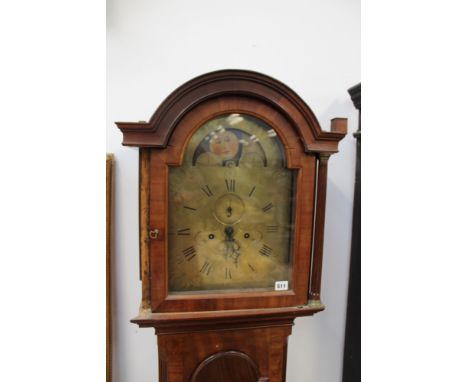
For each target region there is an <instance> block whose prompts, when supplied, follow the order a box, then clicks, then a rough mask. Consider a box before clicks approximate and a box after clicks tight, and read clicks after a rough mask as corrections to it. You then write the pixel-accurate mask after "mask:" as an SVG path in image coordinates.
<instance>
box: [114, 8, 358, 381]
mask: <svg viewBox="0 0 468 382" xmlns="http://www.w3.org/2000/svg"><path fill="white" fill-rule="evenodd" d="M107 13H108V17H107V18H108V20H107V33H108V38H107V57H108V61H107V73H108V85H107V99H108V105H107V107H108V114H107V144H108V146H107V151H108V152H113V153H115V156H116V205H115V210H116V224H115V237H116V243H115V270H114V271H115V280H116V285H115V312H114V322H115V328H114V376H115V379H114V382H149V381H151V382H154V381H157V350H156V337H155V335H154V332H153V330H151V329H139V328H138V327H137V326H136V325H134V324H131V323H130V322H129V320H130V319H131V318H132V317H134V316H135V315H136V314H137V312H138V307H139V302H140V295H141V289H140V283H139V278H138V273H139V272H138V266H139V265H138V151H137V149H132V148H124V147H122V146H121V144H120V142H121V138H122V137H121V134H120V132H119V131H118V129H117V128H116V127H115V125H114V124H113V122H114V121H138V120H148V119H149V118H150V116H151V115H152V113H153V112H154V110H155V109H156V107H157V106H158V105H159V104H160V103H161V101H162V100H163V99H164V98H165V97H166V96H167V95H168V94H169V93H170V92H172V91H173V90H174V89H175V88H176V87H177V86H179V85H181V84H182V83H184V82H185V81H187V80H189V79H191V78H193V77H195V76H198V75H200V74H203V73H206V72H209V71H212V70H218V69H227V68H234V69H250V70H255V71H259V72H262V73H264V74H267V75H270V76H272V77H275V78H276V79H278V80H280V81H282V82H284V83H285V84H287V85H289V86H290V87H291V88H292V89H294V90H295V91H296V92H297V93H298V94H299V95H300V96H301V97H302V98H303V99H304V100H305V101H306V102H307V103H308V104H309V106H310V107H311V108H312V110H313V111H314V113H315V114H316V116H317V118H318V120H319V122H320V124H321V126H322V129H324V130H328V129H329V120H330V119H331V118H333V117H345V118H348V119H349V125H348V128H349V131H350V132H353V131H355V130H356V129H357V112H356V111H355V109H354V107H353V105H352V103H351V101H350V98H349V96H348V94H347V92H346V90H347V89H348V88H349V87H351V86H353V85H355V84H356V83H358V82H360V80H361V78H360V29H359V25H360V3H359V1H358V0H328V1H319V0H302V1H293V0H290V1H287V2H286V1H272V0H270V1H254V0H250V1H245V0H237V1H230V2H227V1H220V0H218V1H215V0H197V1H181V0H176V1H174V0H172V1H168V0H167V1H161V0H159V1H157V0H132V1H129V0H127V1H126V0H108V9H107ZM354 166H355V140H354V138H353V137H352V135H351V134H349V135H348V136H347V137H346V138H345V139H344V141H342V143H341V144H340V153H339V154H337V155H335V156H333V157H332V158H331V159H330V162H329V184H328V195H327V198H328V199H327V216H326V219H327V221H326V224H327V227H326V231H325V255H324V256H325V258H324V265H323V278H322V279H323V284H322V290H323V293H322V297H323V302H324V303H325V305H326V306H327V309H326V310H325V312H322V313H320V314H318V315H316V316H314V317H307V318H299V319H297V320H296V325H295V327H294V328H293V334H292V336H291V337H290V341H289V357H288V371H287V380H288V382H303V381H319V382H338V381H341V370H342V358H343V354H342V353H343V341H344V327H345V314H346V297H347V282H348V266H349V253H350V242H351V217H352V201H353V185H354V168H355V167H354Z"/></svg>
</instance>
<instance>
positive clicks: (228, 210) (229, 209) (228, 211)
mask: <svg viewBox="0 0 468 382" xmlns="http://www.w3.org/2000/svg"><path fill="white" fill-rule="evenodd" d="M226 211H227V217H228V218H230V217H231V216H232V207H231V199H229V207H228V208H227V210H226Z"/></svg>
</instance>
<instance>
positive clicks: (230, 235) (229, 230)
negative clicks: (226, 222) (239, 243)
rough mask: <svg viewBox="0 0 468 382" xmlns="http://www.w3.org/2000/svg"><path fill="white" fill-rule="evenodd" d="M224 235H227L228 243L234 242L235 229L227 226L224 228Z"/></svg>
mask: <svg viewBox="0 0 468 382" xmlns="http://www.w3.org/2000/svg"><path fill="white" fill-rule="evenodd" d="M224 233H225V234H226V240H227V241H234V228H232V227H231V226H227V227H226V228H224Z"/></svg>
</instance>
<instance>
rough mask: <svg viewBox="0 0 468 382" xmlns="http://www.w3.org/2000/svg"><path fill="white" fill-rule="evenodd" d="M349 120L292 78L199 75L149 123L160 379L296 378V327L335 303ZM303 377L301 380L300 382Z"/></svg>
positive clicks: (147, 303) (146, 223)
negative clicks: (341, 170)
mask: <svg viewBox="0 0 468 382" xmlns="http://www.w3.org/2000/svg"><path fill="white" fill-rule="evenodd" d="M346 125H347V122H346V119H342V118H337V119H334V120H332V122H331V131H330V132H326V131H322V130H321V128H320V126H319V124H318V122H317V119H316V118H315V116H314V114H313V113H312V111H311V110H310V109H309V107H308V106H307V105H306V104H305V102H304V101H303V100H301V98H300V97H299V96H298V95H297V94H296V93H294V92H293V91H292V90H291V89H290V88H288V87H287V86H285V85H284V84H282V83H281V82H279V81H277V80H275V79H273V78H271V77H268V76H265V75H263V74H260V73H256V72H251V71H243V70H223V71H217V72H212V73H208V74H205V75H202V76H200V77H197V78H195V79H193V80H191V81H189V82H187V83H185V84H184V85H182V86H181V87H179V88H178V89H176V90H175V91H174V92H173V93H172V94H171V95H169V97H168V98H167V99H166V100H165V101H164V102H163V103H162V104H161V105H160V106H159V108H158V109H157V110H156V112H155V113H154V115H153V116H152V117H151V119H150V120H149V122H138V123H126V122H117V126H118V127H119V129H120V130H121V131H122V133H123V144H124V145H127V146H136V147H139V148H140V264H141V280H142V302H141V307H140V312H139V315H138V316H137V317H136V318H134V319H133V320H132V322H134V323H136V324H138V325H139V326H140V327H152V328H155V330H156V334H157V338H158V353H159V381H160V382H259V381H263V382H267V381H269V382H282V381H285V375H286V359H287V341H288V336H289V335H290V334H291V329H292V325H293V322H294V319H295V318H296V317H299V316H308V315H313V314H314V313H317V312H319V311H321V310H323V309H324V305H323V304H322V302H321V300H320V278H321V272H322V252H323V238H324V224H325V197H326V182H327V164H328V159H329V157H330V155H331V154H333V153H336V152H337V151H338V150H337V149H338V142H339V141H340V140H341V139H342V138H343V137H344V136H345V134H346V129H347V127H346ZM291 382H294V381H291Z"/></svg>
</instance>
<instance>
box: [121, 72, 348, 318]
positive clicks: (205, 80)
mask: <svg viewBox="0 0 468 382" xmlns="http://www.w3.org/2000/svg"><path fill="white" fill-rule="evenodd" d="M228 114H241V115H246V116H251V117H253V118H257V119H259V120H261V121H263V122H264V123H265V124H266V125H268V126H270V127H271V128H272V129H273V130H274V131H275V133H276V134H277V136H278V138H279V140H280V141H281V143H282V145H283V148H284V153H285V157H286V163H287V168H288V169H291V170H295V171H296V173H297V176H296V178H295V182H296V184H295V200H296V203H295V205H294V208H293V209H294V213H293V216H294V221H293V224H294V227H295V229H294V230H293V231H292V234H293V237H292V240H291V255H292V256H291V258H292V267H291V270H292V275H291V282H290V288H289V290H287V291H274V290H272V291H256V290H245V291H237V292H229V291H222V292H219V293H216V292H209V293H207V292H205V291H201V292H200V293H190V294H173V293H170V292H169V287H168V284H169V283H168V278H169V274H168V220H169V219H168V214H169V205H168V198H169V196H168V188H169V184H168V183H169V181H168V179H169V168H171V167H173V166H180V165H181V164H182V160H183V157H184V152H185V150H186V148H187V144H188V142H189V140H190V138H191V137H192V136H193V134H194V133H195V132H196V131H197V130H198V129H199V128H200V127H201V126H202V125H203V124H205V123H206V122H207V121H210V120H212V119H214V118H217V117H220V116H223V115H228ZM117 125H118V127H119V129H120V130H121V131H122V132H123V136H124V139H123V144H124V145H128V146H137V147H140V148H141V149H140V150H141V154H140V233H141V238H140V247H141V248H140V255H141V259H140V260H141V278H142V287H143V301H142V308H143V310H145V311H146V312H149V311H151V312H153V313H164V312H197V311H198V312H202V311H229V310H244V309H275V308H285V307H297V306H306V305H307V304H308V303H309V302H310V300H311V299H313V300H315V302H316V304H315V305H316V308H317V310H321V309H323V306H321V303H320V274H321V261H322V259H321V257H322V248H321V245H322V242H323V223H324V204H325V195H324V194H325V192H326V165H327V160H328V157H329V156H330V155H331V154H333V153H335V152H337V146H338V142H339V141H340V140H341V139H342V138H343V137H344V136H345V134H346V120H345V119H335V120H332V129H331V132H325V131H322V130H321V128H320V126H319V124H318V122H317V120H316V118H315V116H314V114H313V113H312V111H311V110H310V109H309V108H308V106H307V105H306V104H305V103H304V101H302V100H301V99H300V97H299V96H298V95H297V94H296V93H294V92H293V91H292V90H291V89H290V88H288V87H287V86H286V85H284V84H282V83H281V82H279V81H277V80H275V79H273V78H271V77H268V76H265V75H263V74H259V73H256V72H250V71H243V70H224V71H218V72H213V73H209V74H206V75H203V76H200V77H197V78H195V79H193V80H191V81H189V82H188V83H186V84H184V85H182V86H181V87H180V88H178V89H177V90H175V91H174V92H173V93H172V94H171V95H170V96H169V97H168V98H167V99H166V100H165V101H164V102H163V103H162V104H161V106H160V107H159V108H158V109H157V110H156V112H155V113H154V115H153V116H152V117H151V119H150V121H149V122H142V123H141V122H140V123H123V122H117ZM314 217H315V219H314ZM152 230H153V231H154V230H157V237H153V238H150V236H149V232H150V231H152ZM313 237H315V240H313ZM313 245H314V248H312V246H313ZM312 252H313V253H314V256H313V259H311V253H312ZM311 269H313V271H312V272H311Z"/></svg>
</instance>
